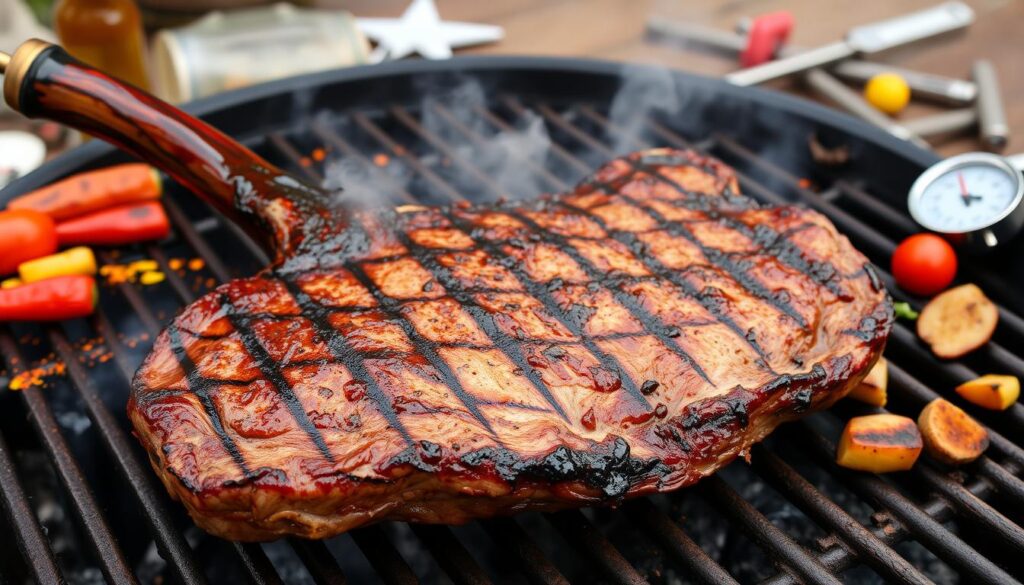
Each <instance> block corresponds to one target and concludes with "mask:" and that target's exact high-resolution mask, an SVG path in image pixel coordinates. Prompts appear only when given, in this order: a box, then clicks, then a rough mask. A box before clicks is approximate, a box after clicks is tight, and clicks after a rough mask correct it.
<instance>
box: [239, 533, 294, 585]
mask: <svg viewBox="0 0 1024 585" xmlns="http://www.w3.org/2000/svg"><path fill="white" fill-rule="evenodd" d="M231 548H232V549H233V550H234V551H235V556H237V557H238V559H239V560H240V561H241V563H242V566H243V567H245V570H246V572H247V573H248V574H249V577H250V579H251V580H252V582H253V583H255V585H284V582H283V581H281V577H279V576H278V574H277V569H275V568H274V565H273V563H271V562H270V559H268V558H267V553H265V552H263V547H261V546H260V545H259V544H256V543H253V542H232V543H231Z"/></svg>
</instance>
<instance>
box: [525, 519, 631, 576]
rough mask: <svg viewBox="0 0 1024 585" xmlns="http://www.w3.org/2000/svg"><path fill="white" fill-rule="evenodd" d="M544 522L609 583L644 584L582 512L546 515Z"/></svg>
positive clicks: (620, 554)
mask: <svg viewBox="0 0 1024 585" xmlns="http://www.w3.org/2000/svg"><path fill="white" fill-rule="evenodd" d="M545 518H546V519H547V521H548V522H550V523H551V525H552V526H554V527H555V528H556V529H557V530H558V532H560V533H561V534H562V536H563V537H564V538H565V540H567V541H568V542H569V544H571V545H572V546H573V547H574V548H576V551H577V552H579V553H580V554H582V555H583V556H584V557H586V558H588V559H590V560H591V561H593V562H594V564H595V565H597V566H598V567H599V568H601V569H602V570H603V572H604V575H605V576H606V577H607V578H608V579H610V580H611V581H613V582H615V583H619V584H620V585H639V584H643V583H647V581H646V580H645V579H644V578H643V577H642V576H641V575H640V573H638V572H637V570H636V569H634V568H633V565H631V564H629V561H627V560H626V557H624V556H622V553H620V552H619V551H618V549H616V548H615V546H614V545H613V544H612V543H610V542H608V539H607V538H605V536H604V535H603V534H601V531H599V530H598V529H597V528H596V527H595V526H594V525H593V524H591V522H590V520H587V517H586V516H584V515H583V512H580V511H579V510H566V511H564V512H556V513H554V514H548V515H547V516H545Z"/></svg>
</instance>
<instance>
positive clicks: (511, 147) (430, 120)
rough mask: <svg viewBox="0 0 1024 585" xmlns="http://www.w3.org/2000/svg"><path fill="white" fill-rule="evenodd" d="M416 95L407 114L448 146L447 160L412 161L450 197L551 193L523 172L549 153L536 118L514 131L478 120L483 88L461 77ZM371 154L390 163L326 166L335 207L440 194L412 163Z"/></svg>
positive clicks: (430, 156) (425, 155)
mask: <svg viewBox="0 0 1024 585" xmlns="http://www.w3.org/2000/svg"><path fill="white" fill-rule="evenodd" d="M421 93H423V94H424V95H426V96H428V97H426V98H425V99H424V100H423V101H422V102H421V104H420V106H419V108H418V109H416V110H410V113H412V114H417V113H418V118H417V123H418V125H419V126H420V127H421V128H422V131H423V132H424V133H425V134H426V135H427V136H429V137H431V138H432V139H434V140H436V141H439V142H441V143H443V144H445V145H447V147H448V148H449V149H450V151H449V152H450V153H451V156H450V157H449V156H448V155H447V154H446V153H445V152H444V151H442V150H440V149H436V148H435V149H430V150H427V151H425V152H422V153H415V152H411V153H409V155H410V156H418V157H419V159H420V162H422V163H423V164H424V166H426V167H428V168H430V169H431V170H432V171H433V172H434V173H436V175H437V176H439V177H440V178H441V180H442V181H444V182H446V183H448V184H449V185H450V186H451V187H452V188H453V189H454V190H455V191H457V192H459V193H467V194H476V193H483V194H486V195H489V196H490V198H497V197H499V196H503V197H506V198H509V199H516V198H523V197H531V196H535V195H537V194H538V193H541V192H544V191H545V190H550V189H548V188H547V185H546V184H544V183H542V182H541V180H540V178H539V177H537V175H536V174H534V173H532V172H530V169H529V168H528V167H529V165H530V164H535V165H537V166H538V167H543V166H544V165H545V162H546V159H547V156H548V151H549V149H550V147H551V137H550V136H549V135H548V131H547V128H546V127H545V125H544V120H543V119H542V118H541V117H540V116H539V115H537V114H535V113H533V112H528V113H527V115H525V116H521V117H519V118H518V119H516V120H515V121H514V122H511V123H510V126H512V127H511V128H509V129H505V130H500V129H498V128H497V127H496V126H495V125H494V124H492V123H491V122H490V121H488V120H486V119H485V118H484V117H483V116H482V115H481V112H483V111H485V110H486V109H487V108H488V107H489V106H490V103H489V100H488V99H487V93H486V92H485V90H484V87H483V86H482V85H481V84H480V83H479V82H478V81H475V80H465V79H463V80H460V81H459V82H458V83H456V84H454V85H452V86H447V87H437V86H431V87H424V88H422V91H421ZM334 123H335V124H337V123H338V122H337V121H334ZM341 123H342V124H347V123H350V122H348V121H344V122H341ZM374 152H377V153H382V154H383V155H386V156H387V157H388V158H387V159H386V160H387V161H388V164H386V165H379V166H375V167H374V168H367V165H365V164H363V163H361V162H359V161H356V160H353V159H352V158H351V157H342V158H332V159H331V160H329V161H328V162H327V164H326V167H325V170H324V173H325V180H324V186H325V187H327V188H329V189H343V192H342V193H341V195H340V196H339V198H338V199H337V202H336V203H337V204H340V205H346V206H379V205H381V204H382V203H386V202H395V201H397V200H401V197H399V196H398V195H399V194H400V193H401V192H402V191H406V192H412V193H416V194H418V193H421V192H422V189H417V188H416V187H417V186H418V185H419V184H420V183H421V182H422V183H423V184H424V185H423V186H424V187H426V190H427V191H431V192H434V191H437V188H436V187H437V186H436V185H432V184H431V183H430V180H429V179H425V178H424V177H423V176H419V175H418V174H417V173H416V172H415V170H414V169H412V168H410V165H408V164H407V163H405V162H404V161H401V160H398V161H395V160H394V157H395V153H391V152H387V151H385V150H384V149H382V148H380V145H376V144H374V145H372V149H371V150H367V151H365V154H366V155H367V157H373V156H374V154H373V153H374ZM378 156H380V154H378ZM399 158H400V157H399ZM481 177H487V179H482V178H481Z"/></svg>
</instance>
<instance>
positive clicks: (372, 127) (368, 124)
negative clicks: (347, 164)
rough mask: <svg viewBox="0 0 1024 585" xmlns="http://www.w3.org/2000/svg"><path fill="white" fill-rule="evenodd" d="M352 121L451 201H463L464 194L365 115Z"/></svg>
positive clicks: (355, 114) (353, 115) (356, 116)
mask: <svg viewBox="0 0 1024 585" xmlns="http://www.w3.org/2000/svg"><path fill="white" fill-rule="evenodd" d="M352 119H353V120H354V121H355V123H356V124H357V125H358V126H359V127H360V128H361V129H362V130H363V131H364V132H366V133H367V134H369V135H370V137H372V138H373V139H374V140H376V141H377V142H378V143H379V144H381V145H383V146H384V147H386V148H387V149H388V150H390V151H391V154H392V156H395V157H397V158H398V159H399V160H401V161H402V162H404V163H405V164H406V165H408V166H409V167H410V168H412V169H413V170H414V171H416V172H417V173H418V174H419V175H421V176H422V177H423V178H425V179H426V180H427V181H428V182H430V184H431V185H432V186H433V187H434V188H436V189H438V190H439V191H440V192H441V193H442V194H444V196H445V197H446V198H447V199H448V200H449V201H458V200H460V199H462V194H461V193H459V192H458V191H456V190H455V189H454V188H452V186H451V185H449V184H448V182H447V181H445V180H444V179H442V178H441V177H439V176H438V175H437V173H435V172H434V171H432V170H430V169H429V168H427V166H426V165H424V164H423V163H422V162H420V160H419V159H418V158H417V157H415V156H412V155H410V154H409V152H408V151H407V150H406V149H405V147H403V146H402V145H400V144H398V143H397V142H395V141H394V140H392V138H391V137H390V136H388V135H387V133H386V132H384V131H383V130H381V129H380V128H379V127H378V126H377V125H376V124H374V123H373V121H372V120H370V118H369V117H367V116H366V115H365V114H362V113H359V112H355V113H353V114H352Z"/></svg>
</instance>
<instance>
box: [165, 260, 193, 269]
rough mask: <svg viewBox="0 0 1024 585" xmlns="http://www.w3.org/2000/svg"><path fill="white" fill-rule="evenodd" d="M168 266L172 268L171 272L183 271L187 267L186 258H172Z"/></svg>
mask: <svg viewBox="0 0 1024 585" xmlns="http://www.w3.org/2000/svg"><path fill="white" fill-rule="evenodd" d="M167 266H169V267H170V268H171V270H181V269H182V268H183V267H184V266H185V259H184V258H171V259H170V260H169V261H168V262H167ZM189 266H190V267H191V263H189Z"/></svg>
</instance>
